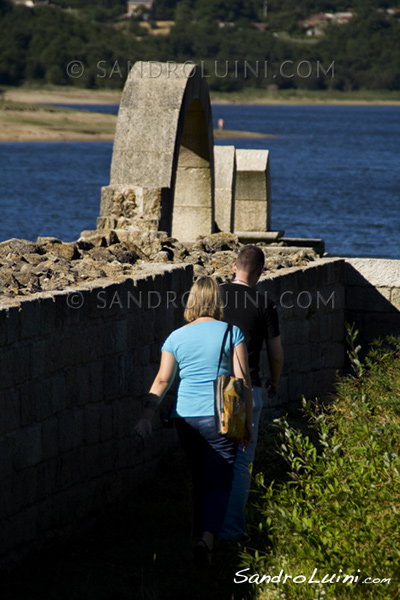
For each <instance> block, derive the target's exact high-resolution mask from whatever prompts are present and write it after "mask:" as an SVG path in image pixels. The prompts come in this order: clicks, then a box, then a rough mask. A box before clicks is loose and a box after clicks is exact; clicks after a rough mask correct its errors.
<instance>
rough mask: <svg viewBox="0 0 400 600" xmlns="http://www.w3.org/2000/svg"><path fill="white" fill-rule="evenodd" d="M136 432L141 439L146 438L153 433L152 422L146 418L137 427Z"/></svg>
mask: <svg viewBox="0 0 400 600" xmlns="http://www.w3.org/2000/svg"><path fill="white" fill-rule="evenodd" d="M135 431H136V433H137V434H138V435H139V436H140V437H141V438H143V439H144V438H146V437H148V436H149V435H151V434H152V432H153V427H152V425H151V421H149V419H146V418H142V419H140V421H138V422H137V423H136V425H135Z"/></svg>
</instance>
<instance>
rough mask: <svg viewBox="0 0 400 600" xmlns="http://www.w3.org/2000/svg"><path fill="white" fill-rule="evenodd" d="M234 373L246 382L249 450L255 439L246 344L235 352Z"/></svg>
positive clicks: (246, 435)
mask: <svg viewBox="0 0 400 600" xmlns="http://www.w3.org/2000/svg"><path fill="white" fill-rule="evenodd" d="M233 373H234V375H235V377H240V378H241V379H243V381H244V386H243V387H244V398H245V401H246V434H245V440H244V446H245V448H247V446H250V444H251V441H252V437H253V392H252V389H251V379H250V370H249V361H248V358H247V348H246V344H245V342H240V344H238V345H237V346H235V348H234V350H233Z"/></svg>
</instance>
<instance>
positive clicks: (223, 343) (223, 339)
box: [217, 323, 233, 377]
mask: <svg viewBox="0 0 400 600" xmlns="http://www.w3.org/2000/svg"><path fill="white" fill-rule="evenodd" d="M229 330H230V331H231V350H232V346H233V341H232V327H231V325H229V323H228V325H227V328H226V329H225V333H224V337H223V338H222V346H221V352H220V354H219V361H218V368H217V377H218V373H219V368H220V366H221V362H222V356H223V354H224V350H225V342H226V338H227V335H228V332H229ZM230 354H231V368H233V358H232V351H231V353H230Z"/></svg>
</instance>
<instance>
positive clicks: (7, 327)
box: [0, 306, 19, 344]
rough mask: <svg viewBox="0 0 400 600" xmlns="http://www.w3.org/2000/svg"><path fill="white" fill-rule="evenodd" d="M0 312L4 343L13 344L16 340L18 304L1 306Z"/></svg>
mask: <svg viewBox="0 0 400 600" xmlns="http://www.w3.org/2000/svg"><path fill="white" fill-rule="evenodd" d="M0 313H1V315H2V317H3V318H2V322H1V325H2V329H3V328H4V330H3V331H4V332H5V335H4V334H3V335H4V337H5V343H6V344H13V343H14V342H16V341H17V340H18V331H19V326H18V324H19V306H12V307H11V306H10V307H8V308H1V309H0Z"/></svg>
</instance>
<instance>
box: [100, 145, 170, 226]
mask: <svg viewBox="0 0 400 600" xmlns="http://www.w3.org/2000/svg"><path fill="white" fill-rule="evenodd" d="M172 160H173V152H140V151H138V150H135V149H133V148H132V149H127V150H125V151H124V153H123V159H122V157H121V158H120V159H119V160H118V159H117V160H116V162H115V165H116V166H115V167H114V155H113V163H112V166H111V185H115V184H124V185H134V186H140V187H148V188H154V187H159V188H169V187H171V176H172V173H171V164H172ZM118 163H119V164H118ZM114 227H115V225H113V226H111V227H109V228H110V229H113V228H114Z"/></svg>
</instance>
